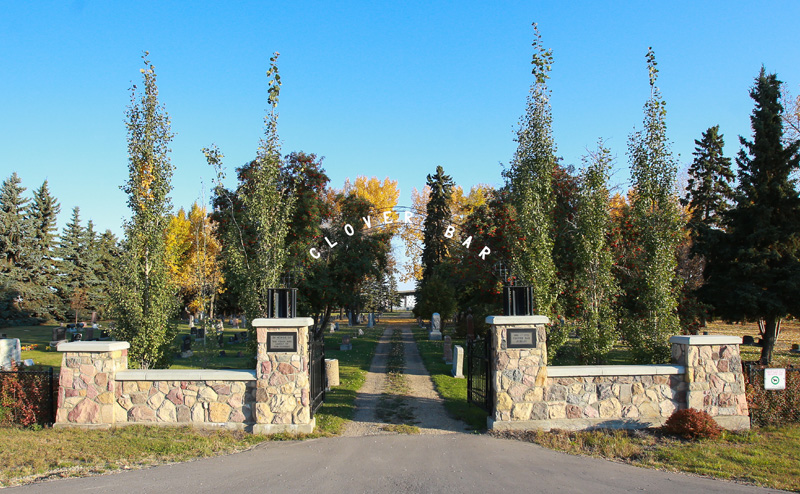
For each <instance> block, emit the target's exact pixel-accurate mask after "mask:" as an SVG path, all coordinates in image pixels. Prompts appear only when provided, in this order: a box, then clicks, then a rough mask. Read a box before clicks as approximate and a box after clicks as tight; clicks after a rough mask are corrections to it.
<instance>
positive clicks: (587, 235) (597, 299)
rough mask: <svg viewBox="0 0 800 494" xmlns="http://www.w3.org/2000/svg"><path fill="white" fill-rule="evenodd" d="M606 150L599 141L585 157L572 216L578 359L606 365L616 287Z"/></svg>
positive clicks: (613, 330) (613, 331)
mask: <svg viewBox="0 0 800 494" xmlns="http://www.w3.org/2000/svg"><path fill="white" fill-rule="evenodd" d="M611 162H612V159H611V152H610V151H609V150H608V148H606V147H604V146H603V142H602V141H600V142H599V143H598V146H597V151H596V152H595V153H593V154H591V155H590V156H589V157H586V158H584V163H585V164H586V167H585V169H584V171H583V174H582V176H581V185H580V192H579V196H578V205H577V213H576V218H575V229H576V236H575V257H574V259H575V287H576V293H575V299H576V313H577V317H578V321H579V322H578V324H579V325H580V332H579V333H580V353H581V359H582V360H583V362H584V363H587V364H602V363H605V358H606V356H607V355H608V352H609V351H610V350H611V348H612V347H613V346H614V343H616V342H617V330H616V323H617V321H616V317H615V313H614V299H615V297H616V296H617V295H618V292H619V289H618V285H617V282H616V279H615V278H614V275H613V273H612V269H613V267H614V256H613V253H612V252H611V248H610V245H609V239H610V238H611V237H610V234H611V228H612V224H611V210H610V207H609V193H608V175H609V171H610V169H611Z"/></svg>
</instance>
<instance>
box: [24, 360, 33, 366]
mask: <svg viewBox="0 0 800 494" xmlns="http://www.w3.org/2000/svg"><path fill="white" fill-rule="evenodd" d="M22 365H24V366H25V367H33V365H34V364H33V359H32V358H26V359H25V360H23V361H22Z"/></svg>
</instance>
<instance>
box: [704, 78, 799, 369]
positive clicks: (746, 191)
mask: <svg viewBox="0 0 800 494" xmlns="http://www.w3.org/2000/svg"><path fill="white" fill-rule="evenodd" d="M780 84H781V83H780V81H778V79H777V76H776V75H775V74H769V75H767V74H766V72H765V70H764V68H763V67H762V68H761V73H760V74H759V76H758V78H757V79H756V83H755V86H754V87H753V89H752V90H751V91H750V97H751V98H753V100H754V101H755V108H754V110H753V114H752V116H751V117H750V123H751V126H752V129H753V139H752V141H749V140H747V139H745V138H744V137H740V139H739V140H740V142H741V144H742V146H743V148H742V150H741V151H740V152H739V155H738V157H737V158H736V163H737V164H738V167H739V173H738V178H739V183H738V186H737V188H736V192H735V199H736V205H735V207H734V208H733V209H731V210H730V211H728V213H727V214H726V215H725V223H724V225H725V227H726V231H725V232H724V233H722V232H720V233H719V237H720V240H719V241H718V242H716V243H715V246H716V249H715V251H714V252H713V253H712V254H711V255H709V262H708V268H707V273H708V279H707V282H706V286H705V287H704V288H703V289H704V291H705V293H706V294H707V295H708V296H709V298H710V299H711V300H712V301H713V304H714V306H715V308H716V310H717V313H718V314H719V315H720V316H722V317H725V318H728V319H737V320H742V319H750V320H753V319H755V320H758V321H759V324H760V327H761V329H762V336H763V338H762V340H763V345H762V350H761V362H762V363H763V364H765V365H768V364H769V363H770V362H771V360H772V352H773V349H774V346H775V341H776V340H777V338H778V336H779V334H780V325H781V319H782V318H784V317H786V316H787V315H788V314H799V313H800V260H798V258H799V257H800V198H799V197H798V192H797V188H796V181H795V180H793V179H792V178H791V174H792V173H793V172H795V171H796V170H797V169H798V164H799V163H800V156H798V149H800V141H797V140H794V141H791V140H790V141H789V142H784V137H785V136H784V131H783V120H782V117H783V107H782V106H781V104H780Z"/></svg>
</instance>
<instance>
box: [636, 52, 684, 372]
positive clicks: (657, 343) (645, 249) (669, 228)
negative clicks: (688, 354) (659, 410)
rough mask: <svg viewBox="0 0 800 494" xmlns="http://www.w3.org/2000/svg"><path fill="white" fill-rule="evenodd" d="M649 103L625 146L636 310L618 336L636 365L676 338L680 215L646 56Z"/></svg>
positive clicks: (662, 357) (658, 356) (653, 72)
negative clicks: (628, 164)
mask: <svg viewBox="0 0 800 494" xmlns="http://www.w3.org/2000/svg"><path fill="white" fill-rule="evenodd" d="M647 69H648V72H649V76H650V98H649V99H648V100H647V102H646V103H645V105H644V112H645V115H644V128H643V129H642V130H641V131H637V132H634V133H633V134H632V135H631V137H630V139H629V143H628V154H629V157H630V160H631V177H632V179H633V189H634V193H633V200H632V204H631V220H632V228H633V230H634V235H635V238H636V242H637V244H638V248H637V254H636V256H635V260H634V272H633V288H634V290H636V293H637V300H636V306H635V308H634V309H633V312H632V313H628V314H627V321H626V324H625V327H624V335H625V338H626V339H627V341H628V343H629V344H630V345H631V350H632V353H633V357H634V359H635V360H636V361H638V362H641V363H654V362H666V361H668V360H669V350H670V347H669V337H670V336H672V335H675V334H678V331H680V325H679V321H678V315H677V305H678V301H677V290H676V288H677V280H676V274H675V266H676V264H677V262H676V258H675V252H676V248H677V245H678V243H679V242H680V216H679V214H678V204H677V199H676V197H675V174H676V171H677V166H676V163H675V159H674V158H673V156H672V152H671V151H670V147H669V142H668V141H667V136H666V130H667V127H666V122H665V117H666V108H665V104H666V103H665V102H664V101H663V100H662V99H661V93H660V91H659V90H658V87H657V86H656V79H657V76H658V69H656V60H655V55H654V53H653V50H652V48H651V49H649V50H648V52H647Z"/></svg>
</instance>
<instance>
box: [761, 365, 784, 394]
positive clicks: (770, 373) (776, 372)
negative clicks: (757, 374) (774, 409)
mask: <svg viewBox="0 0 800 494" xmlns="http://www.w3.org/2000/svg"><path fill="white" fill-rule="evenodd" d="M764 389H771V390H780V389H786V369H764Z"/></svg>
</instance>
